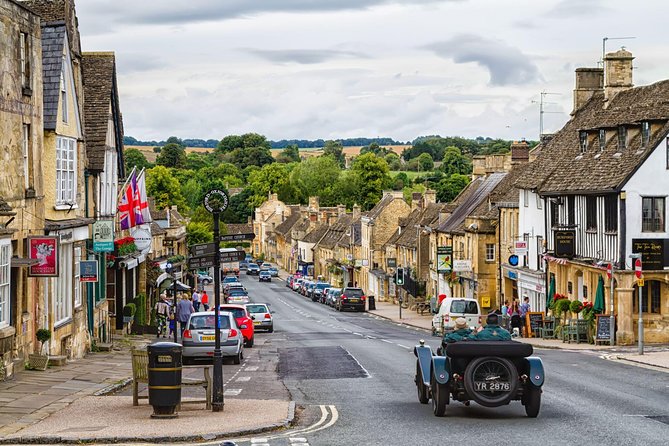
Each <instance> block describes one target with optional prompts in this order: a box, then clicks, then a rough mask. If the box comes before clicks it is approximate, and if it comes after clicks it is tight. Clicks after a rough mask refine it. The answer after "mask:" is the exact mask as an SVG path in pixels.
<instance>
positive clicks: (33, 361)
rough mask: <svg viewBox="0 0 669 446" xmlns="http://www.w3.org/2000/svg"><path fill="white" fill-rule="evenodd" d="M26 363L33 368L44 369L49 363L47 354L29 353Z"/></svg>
mask: <svg viewBox="0 0 669 446" xmlns="http://www.w3.org/2000/svg"><path fill="white" fill-rule="evenodd" d="M28 365H29V366H30V367H31V368H33V369H35V370H46V368H47V366H48V365H49V357H48V356H47V355H38V354H35V353H30V354H29V355H28Z"/></svg>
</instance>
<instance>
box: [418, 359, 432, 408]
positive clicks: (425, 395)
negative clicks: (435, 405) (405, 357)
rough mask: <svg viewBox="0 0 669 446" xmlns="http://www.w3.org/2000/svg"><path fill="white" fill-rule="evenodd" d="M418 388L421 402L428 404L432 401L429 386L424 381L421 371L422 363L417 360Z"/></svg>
mask: <svg viewBox="0 0 669 446" xmlns="http://www.w3.org/2000/svg"><path fill="white" fill-rule="evenodd" d="M415 379H416V390H417V391H418V401H420V403H421V404H427V403H429V402H430V394H429V392H428V389H427V386H426V385H425V383H424V382H423V375H422V373H421V371H420V363H419V362H418V360H416V378H415Z"/></svg>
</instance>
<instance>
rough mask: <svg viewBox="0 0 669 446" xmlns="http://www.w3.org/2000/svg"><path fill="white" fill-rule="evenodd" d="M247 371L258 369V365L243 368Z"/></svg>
mask: <svg viewBox="0 0 669 446" xmlns="http://www.w3.org/2000/svg"><path fill="white" fill-rule="evenodd" d="M245 370H246V371H247V372H256V371H258V366H257V365H252V366H250V367H246V369H245Z"/></svg>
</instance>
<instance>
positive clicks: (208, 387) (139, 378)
mask: <svg viewBox="0 0 669 446" xmlns="http://www.w3.org/2000/svg"><path fill="white" fill-rule="evenodd" d="M131 353H132V405H133V406H139V400H140V399H148V398H149V397H148V396H143V395H142V396H140V395H139V383H145V384H148V383H149V354H148V352H147V351H146V350H138V349H134V348H133V349H132V351H131ZM210 367H211V366H207V365H205V366H199V365H192V366H182V369H184V368H185V369H189V368H202V369H204V379H190V378H186V379H182V380H181V387H182V388H183V387H188V386H202V387H204V392H205V399H204V400H188V401H181V404H192V403H205V404H206V408H207V410H209V409H211V391H212V382H211V374H210V373H209V369H210ZM179 408H180V407H177V410H179Z"/></svg>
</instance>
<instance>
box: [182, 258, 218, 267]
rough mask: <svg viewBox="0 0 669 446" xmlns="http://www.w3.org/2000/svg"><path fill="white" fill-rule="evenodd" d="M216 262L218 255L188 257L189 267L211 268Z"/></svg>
mask: <svg viewBox="0 0 669 446" xmlns="http://www.w3.org/2000/svg"><path fill="white" fill-rule="evenodd" d="M215 264H216V256H215V255H212V256H204V257H191V258H189V259H188V268H189V269H198V268H211V267H212V266H214V265H215Z"/></svg>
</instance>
